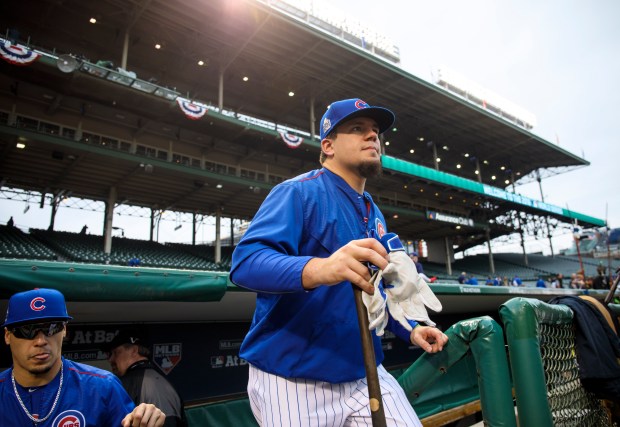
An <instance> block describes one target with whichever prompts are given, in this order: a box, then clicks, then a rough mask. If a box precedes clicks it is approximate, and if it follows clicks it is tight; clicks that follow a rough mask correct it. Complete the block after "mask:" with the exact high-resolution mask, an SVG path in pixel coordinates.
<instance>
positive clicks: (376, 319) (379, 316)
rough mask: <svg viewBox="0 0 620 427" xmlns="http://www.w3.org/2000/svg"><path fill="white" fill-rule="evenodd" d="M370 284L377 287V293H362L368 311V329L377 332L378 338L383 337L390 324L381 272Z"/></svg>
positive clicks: (375, 275)
mask: <svg viewBox="0 0 620 427" xmlns="http://www.w3.org/2000/svg"><path fill="white" fill-rule="evenodd" d="M370 283H372V284H373V285H374V287H375V293H374V294H373V295H368V294H367V293H366V292H362V301H364V305H365V306H366V309H367V311H368V323H369V325H368V329H370V330H371V331H372V330H376V334H377V336H382V335H383V332H384V331H385V327H386V325H387V323H388V314H387V311H386V310H385V307H386V304H387V303H386V301H387V297H386V295H385V294H384V293H383V286H381V270H377V271H376V272H375V273H374V274H373V275H372V277H371V278H370Z"/></svg>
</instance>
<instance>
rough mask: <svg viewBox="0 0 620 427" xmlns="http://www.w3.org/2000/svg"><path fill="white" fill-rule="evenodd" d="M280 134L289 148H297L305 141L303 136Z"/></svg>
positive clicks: (280, 132)
mask: <svg viewBox="0 0 620 427" xmlns="http://www.w3.org/2000/svg"><path fill="white" fill-rule="evenodd" d="M278 133H279V134H280V136H281V137H282V141H284V142H285V143H286V145H288V147H289V148H297V147H299V146H300V145H301V143H302V142H304V139H303V138H302V137H301V136H297V135H294V134H292V133H287V132H283V131H279V132H278Z"/></svg>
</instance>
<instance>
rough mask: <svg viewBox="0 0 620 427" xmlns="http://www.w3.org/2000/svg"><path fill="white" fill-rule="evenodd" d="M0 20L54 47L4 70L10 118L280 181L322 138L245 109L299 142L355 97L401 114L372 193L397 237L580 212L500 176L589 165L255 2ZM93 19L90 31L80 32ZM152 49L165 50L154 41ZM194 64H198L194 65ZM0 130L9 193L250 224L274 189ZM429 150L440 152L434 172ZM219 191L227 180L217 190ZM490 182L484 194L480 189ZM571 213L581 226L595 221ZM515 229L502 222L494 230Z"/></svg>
mask: <svg viewBox="0 0 620 427" xmlns="http://www.w3.org/2000/svg"><path fill="white" fill-rule="evenodd" d="M0 12H1V13H0V24H2V26H3V27H5V28H17V29H18V30H19V31H20V32H21V37H20V40H22V41H23V40H26V39H27V40H29V41H30V44H31V45H33V46H35V47H40V48H41V49H43V48H46V49H48V51H50V52H49V53H50V55H49V56H47V57H44V58H43V60H41V61H39V63H38V64H35V65H32V66H29V67H16V66H13V65H9V64H7V63H5V62H3V63H2V64H0V78H1V83H2V85H1V86H0V94H1V95H2V99H3V104H2V105H0V107H3V108H4V109H5V110H8V111H10V110H11V109H14V110H16V113H17V114H19V110H20V108H19V107H20V103H21V102H29V103H31V104H33V105H35V104H36V105H39V106H40V109H41V112H42V113H41V117H44V118H46V119H47V120H49V121H51V122H60V121H63V120H66V119H63V117H64V115H65V113H72V114H74V115H75V114H82V115H86V116H89V117H94V118H97V119H98V120H100V121H101V123H105V124H106V125H107V126H113V127H116V128H119V129H120V128H122V129H125V130H126V131H127V134H128V135H129V137H128V139H134V140H135V139H139V138H140V136H141V135H143V134H156V135H158V136H160V137H161V136H163V137H168V138H170V140H183V141H185V142H188V143H191V144H193V145H194V146H196V147H199V148H200V149H201V150H203V152H207V153H216V152H217V153H220V154H222V155H224V154H225V155H226V156H229V157H231V158H233V159H234V162H235V164H243V162H244V161H245V160H247V159H252V160H259V161H262V162H264V163H265V164H266V165H269V164H275V163H277V164H278V165H280V166H282V165H286V166H287V168H288V170H289V173H288V176H294V175H296V174H297V173H300V172H302V171H304V170H307V169H310V168H314V167H316V166H317V161H316V160H317V158H318V143H317V141H316V140H312V139H311V138H310V137H308V136H305V140H306V143H305V144H303V145H302V146H301V147H300V148H297V149H296V150H290V149H289V148H288V147H286V146H285V145H284V144H283V143H282V142H281V140H280V139H279V137H278V134H277V132H276V131H275V130H272V129H265V128H264V127H261V126H255V125H253V124H251V123H248V122H247V121H245V122H244V121H243V120H239V117H240V115H245V116H251V117H254V118H256V119H259V120H262V121H265V122H269V123H277V124H279V125H283V126H285V127H286V129H298V130H300V131H302V133H303V132H304V131H305V132H309V131H310V130H311V129H312V128H313V127H316V128H317V129H318V120H319V118H320V116H321V114H322V112H323V110H324V108H325V107H326V106H327V105H328V104H329V102H330V101H333V100H335V99H341V98H348V97H361V98H364V99H365V100H366V101H368V102H369V103H371V104H377V105H383V106H387V107H389V108H391V109H392V110H393V111H394V112H395V113H396V116H397V122H396V125H395V129H391V130H389V131H388V132H386V134H385V138H386V140H389V142H390V144H389V146H387V147H386V152H385V154H386V158H388V159H395V160H396V163H394V162H393V163H392V164H391V165H390V166H387V167H386V173H384V175H383V177H382V178H381V179H380V180H379V181H376V182H373V183H371V184H370V187H369V191H370V192H371V194H373V196H375V198H376V199H377V201H378V202H379V203H380V204H381V206H382V208H383V209H384V211H385V212H386V215H390V216H391V217H392V218H391V219H390V225H391V228H393V229H398V230H399V232H400V233H401V234H406V235H407V236H411V237H412V238H421V237H423V238H427V239H430V238H440V237H445V236H448V237H454V238H457V236H464V235H467V234H471V230H468V229H467V227H468V226H467V225H466V226H465V227H464V228H456V227H455V226H454V224H450V223H449V222H448V223H444V222H442V221H429V220H428V219H427V217H428V213H429V212H441V213H445V214H449V215H451V216H453V217H457V218H468V219H471V220H472V221H474V226H473V227H471V228H472V229H473V230H477V233H478V234H479V235H480V236H482V235H483V234H480V230H483V229H484V228H486V227H487V226H488V224H489V220H490V219H493V218H495V217H497V216H501V215H506V214H508V213H509V212H510V211H513V210H518V211H520V212H525V213H530V214H533V215H548V216H550V217H554V218H557V219H558V220H560V221H571V220H572V219H574V218H575V216H579V214H576V213H572V212H566V211H565V210H563V209H562V210H561V212H558V211H549V210H547V209H544V208H543V209H541V207H540V206H534V205H532V204H530V203H523V200H516V199H515V198H513V197H510V196H509V194H508V193H509V192H508V191H504V190H505V189H506V188H507V186H508V185H507V184H505V183H501V184H500V183H499V182H500V181H503V180H508V181H509V182H513V181H518V180H519V179H527V178H526V177H528V176H530V177H531V176H532V174H534V173H536V172H537V171H545V170H552V169H553V170H562V169H570V168H574V167H582V166H586V165H588V162H587V161H585V160H584V159H582V158H580V157H578V156H575V155H573V154H571V153H569V152H567V151H565V150H563V149H561V148H560V147H558V146H557V145H555V144H553V143H550V142H548V141H545V140H544V139H542V138H540V137H538V136H537V135H535V134H533V133H531V132H529V131H528V130H526V129H524V128H521V127H519V126H517V125H515V124H512V123H508V122H506V121H505V120H504V119H502V118H499V117H497V116H496V115H495V114H493V113H492V112H489V111H486V110H485V109H483V108H480V107H478V106H476V105H473V104H471V103H470V102H469V101H467V100H464V99H461V98H459V97H458V96H456V95H454V94H451V93H449V92H447V91H445V90H444V89H442V88H440V87H438V86H436V85H434V84H431V83H428V82H426V81H424V80H422V79H420V78H418V77H416V76H413V75H411V74H409V73H407V72H406V71H404V70H402V69H400V68H399V67H398V66H396V65H394V64H390V63H389V62H386V61H385V60H383V59H381V58H379V57H377V56H375V55H373V54H371V53H367V52H365V51H363V50H361V49H358V48H357V47H355V46H353V45H350V44H348V43H346V42H344V41H342V40H340V39H338V37H336V36H335V35H333V34H328V33H326V32H324V31H321V30H319V29H317V28H313V27H310V26H308V25H306V24H305V23H303V22H301V21H299V20H296V19H292V18H290V17H288V16H285V15H284V14H282V13H281V12H279V11H277V10H275V9H272V8H270V7H268V6H266V5H265V4H263V3H260V2H257V1H250V0H248V1H245V2H228V1H223V0H211V1H197V2H183V1H180V0H168V1H164V0H150V1H140V0H134V1H123V0H102V1H99V2H84V1H79V0H65V1H63V2H60V3H59V2H57V1H51V0H32V1H30V2H21V3H20V2H5V3H3V4H2V5H1V6H0ZM90 17H96V18H97V20H98V24H96V25H92V24H89V23H88V19H89V18H90ZM156 42H157V43H159V44H160V45H161V46H162V49H160V50H155V49H154V48H153V45H154V44H155V43H156ZM52 50H53V51H52ZM62 53H71V54H73V55H74V56H77V57H84V58H87V59H88V60H89V61H88V62H90V63H95V62H96V61H98V60H113V61H114V62H115V63H117V65H120V63H121V61H122V58H123V55H124V53H126V54H127V65H126V69H127V70H131V71H134V72H135V73H136V74H137V77H138V78H139V79H140V80H141V81H142V82H144V84H146V83H147V82H148V81H149V80H150V81H151V82H154V81H156V83H157V86H158V87H160V88H162V89H166V90H169V91H170V92H171V93H173V94H177V95H180V96H182V97H184V98H187V99H188V100H194V101H195V102H201V103H204V104H208V105H210V106H212V107H213V108H216V107H218V106H219V104H220V102H221V103H222V106H223V108H224V109H225V110H226V112H228V113H230V114H228V115H226V114H218V113H216V112H215V111H212V110H210V111H209V112H208V116H209V119H205V120H188V119H187V117H185V116H184V115H183V114H181V113H180V111H179V109H178V107H177V105H176V103H175V102H174V100H173V99H168V98H165V97H157V96H154V95H152V94H148V93H144V92H142V91H140V90H136V89H133V88H130V87H126V86H122V85H119V84H116V83H114V82H110V81H108V80H106V79H105V78H99V77H95V76H92V75H89V74H88V73H84V72H81V71H79V70H77V71H74V72H73V73H62V72H60V71H59V70H58V69H56V66H55V65H56V64H55V60H54V58H55V57H56V55H59V54H62ZM199 59H202V60H203V61H205V64H206V66H202V67H201V66H198V65H197V61H198V60H199ZM46 61H47V65H46V63H45V62H46ZM244 76H247V77H248V78H249V80H248V81H247V82H244V81H243V80H242V77H244ZM289 91H294V92H295V96H293V97H291V96H289V95H288V92H289ZM220 113H224V111H220ZM231 115H232V116H234V117H231ZM312 118H314V120H312ZM0 131H1V134H2V140H1V141H0V142H1V143H2V147H0V149H2V150H3V154H4V155H3V156H2V160H0V162H1V163H0V166H1V170H2V173H1V175H2V178H3V179H4V180H5V181H4V182H5V185H11V186H15V187H18V188H24V189H28V190H34V191H46V192H57V191H59V189H66V190H69V191H71V192H72V194H73V195H75V196H78V197H87V198H94V199H96V200H106V199H107V197H108V195H109V191H110V187H112V186H115V187H118V194H119V200H127V201H128V203H134V204H136V205H140V206H148V207H153V208H158V209H176V210H181V211H187V212H204V213H213V212H215V211H216V210H221V209H222V208H224V209H225V214H224V215H226V216H233V217H240V218H251V217H252V215H253V213H254V212H255V211H256V209H257V207H258V205H259V204H260V202H261V201H262V199H263V198H264V196H265V194H266V192H267V191H268V189H269V188H270V187H271V186H272V185H271V184H270V183H267V182H264V183H260V182H258V183H257V182H256V181H255V180H249V179H246V178H243V177H240V176H230V175H228V174H221V173H216V172H213V171H207V170H204V168H203V169H197V168H189V167H184V166H181V165H179V164H176V163H175V162H171V161H170V159H148V163H149V164H151V166H153V169H152V171H153V172H152V173H146V172H145V168H144V166H145V163H146V161H145V160H144V159H142V160H141V159H140V158H137V157H136V156H135V155H132V154H129V153H123V152H119V151H113V150H109V149H106V148H105V147H102V146H96V147H95V146H91V145H85V144H79V143H77V142H75V141H68V140H66V139H62V138H58V137H57V136H50V135H46V136H43V135H40V134H37V133H36V132H33V131H28V130H24V129H21V130H19V131H16V129H10V128H7V127H2V129H0ZM299 134H301V133H299ZM20 136H21V137H26V138H28V139H29V140H30V141H31V144H29V150H27V151H26V152H27V153H28V156H27V157H25V156H22V155H21V154H18V151H16V149H15V148H14V145H15V141H16V139H17V138H19V137H20ZM433 150H436V152H437V153H440V154H439V155H440V157H441V159H442V160H441V162H440V167H439V171H437V170H436V169H435V168H436V164H435V162H434V151H433ZM59 153H60V154H59ZM466 154H467V155H468V156H467V157H465V155H466ZM141 165H142V166H141ZM411 165H415V167H416V168H418V169H415V168H414V167H413V166H411ZM457 165H460V167H458V166H457ZM412 168H413V169H412ZM414 169H415V170H414ZM476 170H478V171H479V174H476V173H475V171H476ZM433 172H436V173H435V174H434V173H433ZM493 176H495V177H496V179H492V177H493ZM459 180H461V181H459ZM222 182H225V183H227V184H228V185H224V186H223V188H221V189H216V187H217V185H218V184H219V183H222ZM474 184H475V185H474ZM474 187H475V188H474ZM487 187H491V188H492V191H491V192H488V191H487V192H485V191H484V190H483V191H482V192H481V191H479V189H480V188H482V189H484V188H487ZM579 219H581V221H582V222H583V223H584V224H586V225H588V224H589V225H600V222H601V221H600V220H597V219H596V218H590V217H587V216H580V218H579ZM511 230H512V228H510V227H509V226H505V225H500V224H495V225H493V226H491V237H493V236H494V235H501V234H502V233H506V232H509V231H511ZM475 240H476V241H478V239H475Z"/></svg>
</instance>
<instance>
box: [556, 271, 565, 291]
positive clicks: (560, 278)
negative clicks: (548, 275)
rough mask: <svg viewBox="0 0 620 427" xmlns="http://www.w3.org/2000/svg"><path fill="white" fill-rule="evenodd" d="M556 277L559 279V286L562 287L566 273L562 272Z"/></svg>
mask: <svg viewBox="0 0 620 427" xmlns="http://www.w3.org/2000/svg"><path fill="white" fill-rule="evenodd" d="M556 279H557V281H558V288H560V289H562V288H563V287H564V283H563V281H564V275H563V274H562V273H558V275H557V276H556Z"/></svg>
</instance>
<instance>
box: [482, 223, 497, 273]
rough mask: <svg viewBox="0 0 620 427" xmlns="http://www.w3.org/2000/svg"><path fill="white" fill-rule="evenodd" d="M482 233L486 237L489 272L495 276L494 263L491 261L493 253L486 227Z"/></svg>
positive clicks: (489, 232)
mask: <svg viewBox="0 0 620 427" xmlns="http://www.w3.org/2000/svg"><path fill="white" fill-rule="evenodd" d="M484 232H485V234H486V237H487V247H488V248H489V271H491V274H493V275H495V262H494V261H493V251H492V250H491V230H490V228H489V227H487V228H486V229H485V230H484Z"/></svg>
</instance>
